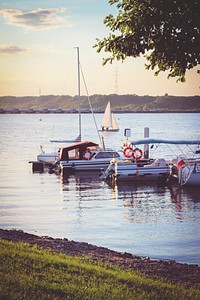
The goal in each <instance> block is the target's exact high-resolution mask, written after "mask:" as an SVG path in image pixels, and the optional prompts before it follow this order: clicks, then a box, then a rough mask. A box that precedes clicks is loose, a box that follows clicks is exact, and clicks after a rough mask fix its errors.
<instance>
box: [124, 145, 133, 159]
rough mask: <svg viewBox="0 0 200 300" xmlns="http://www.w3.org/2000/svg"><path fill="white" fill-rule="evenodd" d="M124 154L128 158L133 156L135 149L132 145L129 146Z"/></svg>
mask: <svg viewBox="0 0 200 300" xmlns="http://www.w3.org/2000/svg"><path fill="white" fill-rule="evenodd" d="M123 154H124V156H125V157H127V158H131V157H132V155H133V149H132V148H131V147H127V148H125V149H124V151H123Z"/></svg>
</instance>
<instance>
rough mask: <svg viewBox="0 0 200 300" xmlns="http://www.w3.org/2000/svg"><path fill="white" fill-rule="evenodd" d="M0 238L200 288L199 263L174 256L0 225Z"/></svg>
mask: <svg viewBox="0 0 200 300" xmlns="http://www.w3.org/2000/svg"><path fill="white" fill-rule="evenodd" d="M0 239H4V240H7V241H11V242H23V243H29V244H31V245H35V244H37V245H38V246H39V247H42V248H48V249H51V250H52V251H54V252H60V253H64V254H67V255H70V256H80V257H84V256H87V257H90V258H91V259H92V260H94V261H102V262H109V263H111V264H113V265H116V266H119V267H122V268H125V269H128V268H130V269H133V270H135V271H138V272H140V273H142V274H143V275H146V276H148V277H154V278H155V277H157V278H160V279H161V278H163V279H167V280H168V281H169V282H170V283H175V284H182V285H185V286H187V287H190V288H196V289H199V290H200V266H198V265H190V264H185V263H184V264H183V263H178V262H176V261H175V260H161V259H150V258H149V257H140V256H135V255H132V254H131V253H127V252H124V253H121V252H117V251H114V250H110V249H108V248H104V247H98V246H95V245H91V244H88V243H86V242H75V241H73V240H71V241H70V240H68V239H67V238H64V239H61V238H52V237H49V236H37V235H34V234H29V233H26V232H24V231H22V230H7V229H0Z"/></svg>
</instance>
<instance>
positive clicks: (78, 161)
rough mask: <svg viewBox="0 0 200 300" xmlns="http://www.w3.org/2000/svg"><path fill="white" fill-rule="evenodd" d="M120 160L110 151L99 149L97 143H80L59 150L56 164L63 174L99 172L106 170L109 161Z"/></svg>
mask: <svg viewBox="0 0 200 300" xmlns="http://www.w3.org/2000/svg"><path fill="white" fill-rule="evenodd" d="M113 158H115V159H120V154H119V153H118V152H117V151H115V150H112V149H101V148H100V147H99V145H98V144H97V143H94V142H91V141H82V142H79V143H74V144H71V145H69V146H67V147H63V148H61V151H60V159H59V161H58V164H59V166H60V169H61V171H62V172H63V173H68V172H75V171H100V170H101V169H102V168H107V167H108V165H109V163H110V160H111V159H113Z"/></svg>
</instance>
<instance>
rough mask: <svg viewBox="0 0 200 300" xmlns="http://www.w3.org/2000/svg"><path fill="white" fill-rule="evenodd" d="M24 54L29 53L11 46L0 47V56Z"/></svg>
mask: <svg viewBox="0 0 200 300" xmlns="http://www.w3.org/2000/svg"><path fill="white" fill-rule="evenodd" d="M24 52H29V50H27V49H23V48H19V47H17V46H15V45H13V44H10V45H0V53H1V54H20V53H24Z"/></svg>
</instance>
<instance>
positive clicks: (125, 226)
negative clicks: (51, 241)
mask: <svg viewBox="0 0 200 300" xmlns="http://www.w3.org/2000/svg"><path fill="white" fill-rule="evenodd" d="M101 119H102V115H101V114H99V115H98V114H97V115H96V120H97V123H98V124H99V125H100V123H101ZM117 119H118V123H119V126H120V131H119V132H117V133H104V139H105V143H106V146H107V147H110V148H115V149H116V150H120V149H121V146H122V144H123V140H124V137H123V130H124V129H125V128H131V130H132V138H134V139H135V138H141V137H143V128H144V127H149V128H150V136H151V137H155V138H166V139H167V138H169V139H170V138H171V139H182V138H184V139H187V138H188V139H199V138H200V114H118V115H117ZM0 122H1V123H0V124H1V125H0V130H1V131H0V137H1V143H0V150H1V154H0V155H1V159H0V169H1V173H0V227H1V228H4V229H11V228H18V229H23V230H24V231H27V232H29V233H35V234H37V235H48V236H52V237H61V238H64V237H66V238H68V239H73V240H75V241H85V242H88V243H92V244H95V245H99V246H105V247H108V248H111V249H114V250H118V251H123V252H124V251H126V252H130V253H133V254H136V255H140V256H149V257H151V258H163V259H175V260H177V261H180V262H187V263H195V264H197V263H198V264H200V226H199V225H200V189H199V188H183V187H182V188H179V187H178V186H176V185H173V186H171V187H168V186H159V185H157V184H156V183H154V182H147V183H133V184H130V183H129V184H128V183H126V184H120V185H118V186H117V185H115V186H112V185H109V184H107V183H105V182H102V181H100V180H99V176H98V175H99V174H98V173H92V174H90V173H84V174H83V173H80V174H78V175H76V176H73V175H70V176H69V177H67V178H61V177H60V175H58V174H49V173H48V172H44V173H43V174H38V173H35V174H33V173H32V168H31V164H29V163H28V162H29V161H30V160H36V155H37V154H38V153H39V146H40V145H43V147H44V149H46V151H47V152H48V151H52V149H53V148H52V145H51V144H50V143H49V140H50V139H63V138H68V139H73V138H75V137H76V136H77V135H78V128H77V126H78V116H77V115H74V114H53V115H49V114H43V115H42V114H41V115H38V114H32V115H29V114H27V115H26V114H24V115H23V114H20V115H0ZM93 124H94V122H93V119H92V116H91V115H88V114H84V115H82V133H83V139H91V140H92V141H95V142H99V140H98V136H97V133H96V130H95V126H94V125H93ZM151 151H152V152H151V155H152V156H153V157H155V156H156V155H157V156H160V157H162V156H163V155H165V157H168V156H169V157H170V156H172V157H176V156H177V154H179V153H180V151H181V149H180V148H179V150H177V149H175V148H173V147H172V146H171V147H170V148H166V146H165V148H164V146H162V147H161V149H156V148H153V149H152V150H151ZM159 151H160V152H159ZM184 151H185V149H184Z"/></svg>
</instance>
